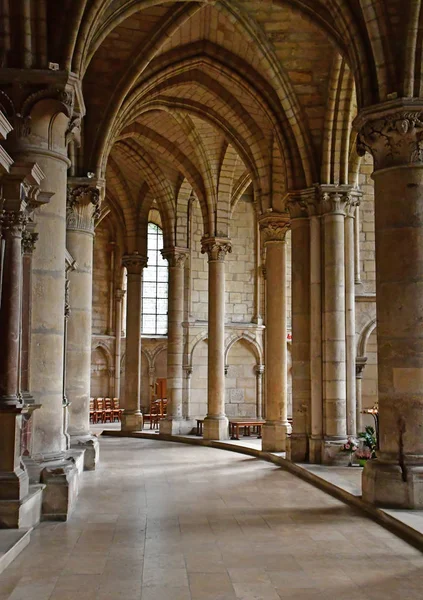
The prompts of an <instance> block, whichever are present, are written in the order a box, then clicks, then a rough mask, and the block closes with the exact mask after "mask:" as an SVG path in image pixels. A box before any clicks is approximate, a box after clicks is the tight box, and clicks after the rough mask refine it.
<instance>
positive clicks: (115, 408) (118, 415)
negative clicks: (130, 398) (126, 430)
mask: <svg viewBox="0 0 423 600" xmlns="http://www.w3.org/2000/svg"><path fill="white" fill-rule="evenodd" d="M122 413H123V409H122V408H120V406H119V398H113V401H112V421H113V422H114V421H116V420H117V421H121V420H122Z"/></svg>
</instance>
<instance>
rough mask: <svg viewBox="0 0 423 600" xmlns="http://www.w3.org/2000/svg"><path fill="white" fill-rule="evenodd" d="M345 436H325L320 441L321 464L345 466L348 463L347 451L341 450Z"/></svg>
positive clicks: (345, 439)
mask: <svg viewBox="0 0 423 600" xmlns="http://www.w3.org/2000/svg"><path fill="white" fill-rule="evenodd" d="M346 441H347V438H334V439H331V438H325V439H323V440H322V442H321V444H322V445H321V448H322V449H321V456H322V461H321V462H322V464H323V465H334V466H340V467H341V466H342V467H346V466H347V465H348V453H347V452H343V447H344V444H345V443H346Z"/></svg>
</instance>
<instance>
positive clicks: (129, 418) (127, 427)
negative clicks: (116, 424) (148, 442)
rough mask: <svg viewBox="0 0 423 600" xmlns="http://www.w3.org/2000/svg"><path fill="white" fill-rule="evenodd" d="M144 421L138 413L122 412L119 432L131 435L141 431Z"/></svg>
mask: <svg viewBox="0 0 423 600" xmlns="http://www.w3.org/2000/svg"><path fill="white" fill-rule="evenodd" d="M143 425H144V419H143V416H142V413H140V412H132V413H130V412H126V411H125V412H124V413H123V414H122V421H121V431H125V432H126V433H132V432H133V431H142V428H143Z"/></svg>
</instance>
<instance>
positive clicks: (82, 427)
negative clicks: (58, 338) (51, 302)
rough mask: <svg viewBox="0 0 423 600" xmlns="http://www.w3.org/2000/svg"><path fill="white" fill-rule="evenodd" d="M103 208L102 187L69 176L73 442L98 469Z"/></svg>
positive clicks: (68, 351) (90, 466)
mask: <svg viewBox="0 0 423 600" xmlns="http://www.w3.org/2000/svg"><path fill="white" fill-rule="evenodd" d="M99 211H100V191H99V190H98V189H97V188H96V187H94V186H92V185H90V184H89V183H86V182H85V179H76V178H72V179H69V180H68V192H67V208H66V247H67V250H68V251H69V253H70V254H71V256H72V258H73V260H74V261H75V268H74V269H73V270H72V271H69V274H68V278H69V304H70V309H71V311H72V314H71V316H70V318H69V320H68V327H67V330H68V331H67V345H66V387H65V389H66V397H67V399H68V401H69V403H70V404H69V426H68V433H69V435H70V443H71V446H72V447H75V448H78V449H80V450H82V449H85V456H84V468H85V469H86V470H93V469H95V466H96V463H97V461H98V456H99V444H98V439H97V438H96V437H95V436H92V435H91V433H90V387H91V322H92V287H93V274H92V271H93V241H94V220H95V218H96V217H97V216H98V215H99Z"/></svg>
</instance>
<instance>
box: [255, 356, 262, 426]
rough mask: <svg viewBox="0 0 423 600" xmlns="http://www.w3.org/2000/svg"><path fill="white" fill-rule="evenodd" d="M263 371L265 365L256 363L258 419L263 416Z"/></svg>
mask: <svg viewBox="0 0 423 600" xmlns="http://www.w3.org/2000/svg"><path fill="white" fill-rule="evenodd" d="M263 373H264V365H256V403H257V411H256V412H257V419H262V418H263Z"/></svg>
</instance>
